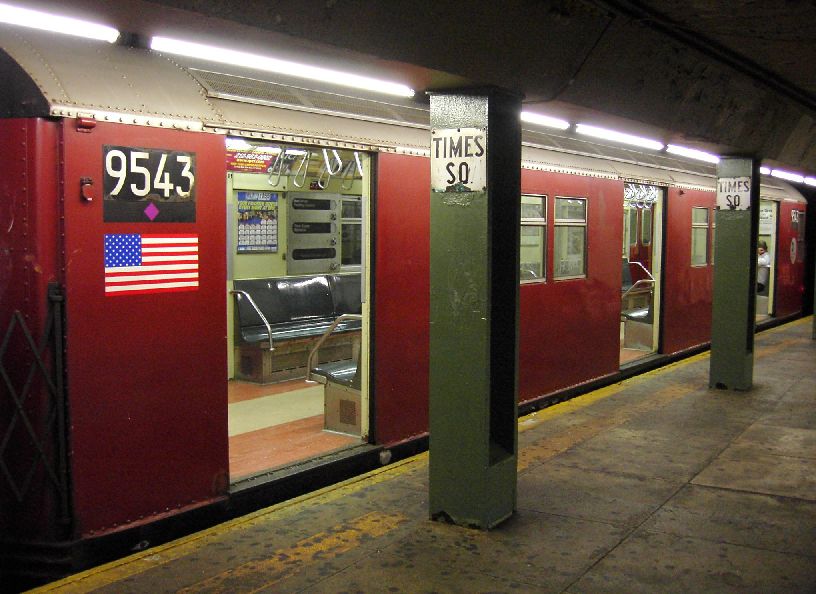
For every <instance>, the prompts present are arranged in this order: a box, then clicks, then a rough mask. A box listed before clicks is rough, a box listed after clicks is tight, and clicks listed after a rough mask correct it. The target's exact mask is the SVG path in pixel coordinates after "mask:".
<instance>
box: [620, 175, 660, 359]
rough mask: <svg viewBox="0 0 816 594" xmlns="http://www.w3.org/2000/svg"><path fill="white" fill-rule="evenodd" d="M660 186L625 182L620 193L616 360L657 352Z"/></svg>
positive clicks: (640, 357) (639, 357) (636, 357)
mask: <svg viewBox="0 0 816 594" xmlns="http://www.w3.org/2000/svg"><path fill="white" fill-rule="evenodd" d="M662 217H663V189H662V188H660V187H657V186H652V185H646V184H636V183H626V184H624V196H623V244H622V252H621V254H622V266H621V319H620V364H621V366H624V365H626V364H628V363H632V362H634V361H637V360H639V359H642V358H643V357H648V356H649V355H653V354H654V353H656V352H657V348H658V337H659V328H660V301H659V300H660V284H661V283H660V280H661V269H660V265H661V246H662V228H663V225H662V223H661V221H662Z"/></svg>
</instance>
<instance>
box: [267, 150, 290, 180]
mask: <svg viewBox="0 0 816 594" xmlns="http://www.w3.org/2000/svg"><path fill="white" fill-rule="evenodd" d="M285 155H286V151H285V150H281V152H279V153H278V156H277V157H275V160H274V161H272V165H270V166H269V169H267V170H266V172H267V173H268V174H269V178H268V179H267V180H266V181H267V182H268V183H269V185H270V186H272V187H273V188H277V187H278V184H279V183H280V180H281V177H282V176H283V162H284V161H285V159H284V156H285ZM275 173H277V174H278V176H277V177H276V178H275V181H274V182H273V181H272V176H274V175H275Z"/></svg>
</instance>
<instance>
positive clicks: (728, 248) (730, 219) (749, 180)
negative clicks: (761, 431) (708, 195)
mask: <svg viewBox="0 0 816 594" xmlns="http://www.w3.org/2000/svg"><path fill="white" fill-rule="evenodd" d="M715 216H716V222H717V235H716V240H715V241H716V246H715V252H714V303H713V310H712V322H711V368H710V374H709V386H710V387H712V388H722V389H729V390H749V389H750V388H751V385H752V383H753V373H754V327H755V324H756V320H755V315H756V264H757V253H756V251H757V232H758V230H759V163H758V162H757V161H755V160H753V159H749V158H738V157H723V158H722V159H721V160H720V162H719V164H718V166H717V211H716V215H715Z"/></svg>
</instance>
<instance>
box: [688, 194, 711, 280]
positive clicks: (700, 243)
mask: <svg viewBox="0 0 816 594" xmlns="http://www.w3.org/2000/svg"><path fill="white" fill-rule="evenodd" d="M708 217H709V213H708V209H707V208H692V209H691V265H692V266H705V265H706V264H708V259H709V254H708Z"/></svg>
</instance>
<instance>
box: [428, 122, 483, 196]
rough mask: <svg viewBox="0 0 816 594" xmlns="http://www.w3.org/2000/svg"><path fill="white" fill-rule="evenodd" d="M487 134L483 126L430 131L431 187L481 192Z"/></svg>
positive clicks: (440, 190)
mask: <svg viewBox="0 0 816 594" xmlns="http://www.w3.org/2000/svg"><path fill="white" fill-rule="evenodd" d="M486 187H487V134H486V133H485V130H484V129H483V128H450V129H442V130H433V131H431V190H432V191H434V192H484V191H485V189H486Z"/></svg>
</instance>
